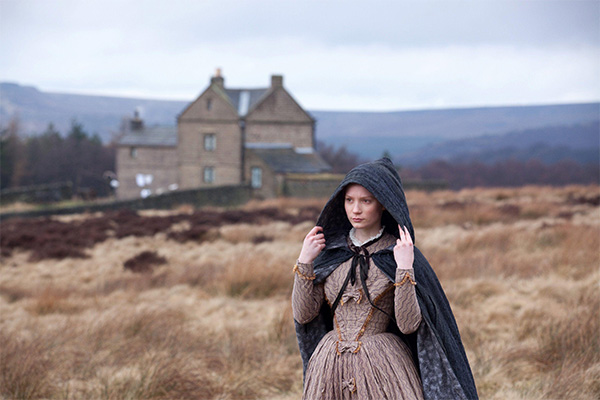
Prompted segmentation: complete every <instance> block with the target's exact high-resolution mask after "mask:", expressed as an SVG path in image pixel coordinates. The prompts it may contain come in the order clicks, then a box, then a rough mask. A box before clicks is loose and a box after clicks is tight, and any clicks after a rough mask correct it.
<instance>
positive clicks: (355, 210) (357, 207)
mask: <svg viewBox="0 0 600 400" xmlns="http://www.w3.org/2000/svg"><path fill="white" fill-rule="evenodd" d="M352 212H354V213H355V214H360V205H359V204H358V202H356V203H354V207H353V208H352Z"/></svg>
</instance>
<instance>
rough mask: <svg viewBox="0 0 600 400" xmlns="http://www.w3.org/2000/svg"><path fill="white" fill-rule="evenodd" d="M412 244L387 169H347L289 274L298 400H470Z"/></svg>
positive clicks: (466, 376) (467, 376) (457, 354)
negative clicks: (299, 375)
mask: <svg viewBox="0 0 600 400" xmlns="http://www.w3.org/2000/svg"><path fill="white" fill-rule="evenodd" d="M413 242H414V231H413V227H412V224H411V221H410V217H409V213H408V207H407V205H406V200H405V197H404V192H403V190H402V184H401V181H400V177H399V176H398V173H397V172H396V170H395V168H394V166H393V164H392V163H391V161H390V160H389V159H386V158H384V159H382V160H378V161H375V162H373V163H368V164H363V165H360V166H358V167H356V168H354V169H353V170H352V171H350V172H349V173H348V175H347V176H346V177H345V178H344V180H343V181H342V183H341V184H340V185H339V186H338V188H337V189H336V190H335V191H334V193H333V195H332V197H331V198H330V200H329V201H328V202H327V204H326V205H325V207H324V208H323V211H322V212H321V215H320V216H319V219H318V221H317V226H316V227H315V228H313V229H312V230H311V231H310V232H309V233H308V235H307V236H306V238H305V240H304V243H303V246H302V251H301V253H300V256H299V257H298V262H297V263H296V265H295V266H294V272H295V278H294V290H293V295H292V308H293V313H294V319H295V322H296V333H297V336H298V344H299V347H300V352H301V355H302V358H303V362H304V368H305V381H304V394H303V398H305V399H311V400H313V399H353V398H354V399H403V398H404V399H421V398H425V399H474V398H477V391H476V388H475V384H474V381H473V376H472V374H471V370H470V367H469V364H468V361H467V358H466V355H465V352H464V348H463V346H462V342H461V339H460V335H459V333H458V328H457V327H456V322H455V321H454V317H453V315H452V311H451V309H450V306H449V304H448V301H447V299H446V297H445V295H444V292H443V290H442V288H441V286H440V284H439V282H438V280H437V277H436V276H435V273H434V272H433V270H432V269H431V267H430V266H429V263H428V262H427V260H426V259H425V257H424V256H423V255H422V254H421V252H420V251H419V250H418V249H417V248H416V247H414V246H413Z"/></svg>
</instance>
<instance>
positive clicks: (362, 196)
mask: <svg viewBox="0 0 600 400" xmlns="http://www.w3.org/2000/svg"><path fill="white" fill-rule="evenodd" d="M344 207H345V209H346V215H347V216H348V220H349V221H350V223H351V224H352V226H353V227H354V228H355V229H356V230H357V231H363V232H364V233H366V234H369V235H371V236H372V235H374V234H376V233H377V232H378V231H379V230H380V229H381V215H382V214H383V210H384V208H383V206H382V205H381V203H379V201H377V199H376V198H375V196H373V195H372V194H371V192H369V191H368V190H367V189H365V188H364V187H362V186H361V185H358V184H352V185H350V186H348V187H347V188H346V197H345V200H344Z"/></svg>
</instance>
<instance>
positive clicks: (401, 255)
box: [394, 225, 415, 269]
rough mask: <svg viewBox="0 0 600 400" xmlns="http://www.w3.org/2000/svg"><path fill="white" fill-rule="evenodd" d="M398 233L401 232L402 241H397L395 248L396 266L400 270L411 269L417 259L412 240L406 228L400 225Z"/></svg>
mask: <svg viewBox="0 0 600 400" xmlns="http://www.w3.org/2000/svg"><path fill="white" fill-rule="evenodd" d="M398 231H399V232H400V239H398V240H396V245H395V246H394V260H396V266H397V267H398V268H399V269H410V268H412V267H413V261H414V259H415V251H414V249H413V242H412V238H411V237H410V233H409V232H408V229H407V228H406V227H404V226H400V225H398Z"/></svg>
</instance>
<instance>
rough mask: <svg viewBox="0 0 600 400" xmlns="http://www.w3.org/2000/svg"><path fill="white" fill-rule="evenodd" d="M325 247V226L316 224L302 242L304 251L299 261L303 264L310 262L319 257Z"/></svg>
mask: <svg viewBox="0 0 600 400" xmlns="http://www.w3.org/2000/svg"><path fill="white" fill-rule="evenodd" d="M324 248H325V235H324V234H323V228H321V227H320V226H315V227H314V228H312V229H311V230H310V232H308V234H307V235H306V237H305V238H304V243H303V244H302V251H301V252H300V257H298V262H300V263H302V264H310V263H311V262H313V261H314V260H315V258H317V256H318V255H319V253H320V252H321V250H323V249H324Z"/></svg>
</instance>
